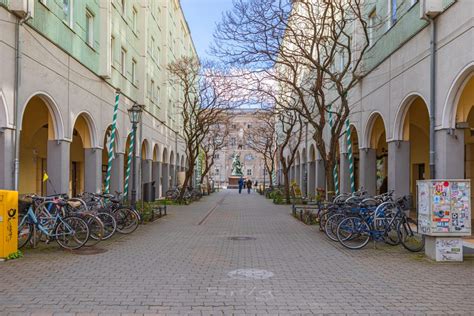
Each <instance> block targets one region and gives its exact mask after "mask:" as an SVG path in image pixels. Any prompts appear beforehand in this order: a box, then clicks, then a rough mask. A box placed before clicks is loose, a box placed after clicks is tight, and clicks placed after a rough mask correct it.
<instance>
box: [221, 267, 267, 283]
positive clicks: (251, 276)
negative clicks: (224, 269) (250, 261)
mask: <svg viewBox="0 0 474 316" xmlns="http://www.w3.org/2000/svg"><path fill="white" fill-rule="evenodd" d="M227 275H228V276H229V277H231V278H232V279H236V280H265V279H269V278H271V277H272V276H273V272H270V271H267V270H261V269H237V270H234V271H230V272H229V273H227Z"/></svg>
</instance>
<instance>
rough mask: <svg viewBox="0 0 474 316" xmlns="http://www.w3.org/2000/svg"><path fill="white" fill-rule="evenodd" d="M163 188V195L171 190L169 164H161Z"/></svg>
mask: <svg viewBox="0 0 474 316" xmlns="http://www.w3.org/2000/svg"><path fill="white" fill-rule="evenodd" d="M161 175H162V178H161V181H162V183H161V187H162V191H161V192H162V194H163V195H165V194H166V191H168V190H169V167H168V164H167V163H163V164H161Z"/></svg>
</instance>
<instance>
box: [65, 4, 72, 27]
mask: <svg viewBox="0 0 474 316" xmlns="http://www.w3.org/2000/svg"><path fill="white" fill-rule="evenodd" d="M72 8H73V0H63V14H64V17H63V20H64V22H66V23H67V25H69V27H70V28H72V26H73V19H72V15H73V10H72Z"/></svg>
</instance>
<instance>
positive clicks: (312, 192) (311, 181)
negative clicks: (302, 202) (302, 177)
mask: <svg viewBox="0 0 474 316" xmlns="http://www.w3.org/2000/svg"><path fill="white" fill-rule="evenodd" d="M308 195H309V196H312V197H314V196H316V162H315V161H310V162H309V166H308Z"/></svg>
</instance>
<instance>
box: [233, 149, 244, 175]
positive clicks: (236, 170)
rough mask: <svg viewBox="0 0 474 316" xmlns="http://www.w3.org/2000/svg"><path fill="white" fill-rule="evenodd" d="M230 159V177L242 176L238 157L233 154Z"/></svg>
mask: <svg viewBox="0 0 474 316" xmlns="http://www.w3.org/2000/svg"><path fill="white" fill-rule="evenodd" d="M233 156H234V157H233V158H232V175H233V176H243V175H244V174H243V172H242V164H241V163H240V155H239V154H236V153H234V155H233Z"/></svg>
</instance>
